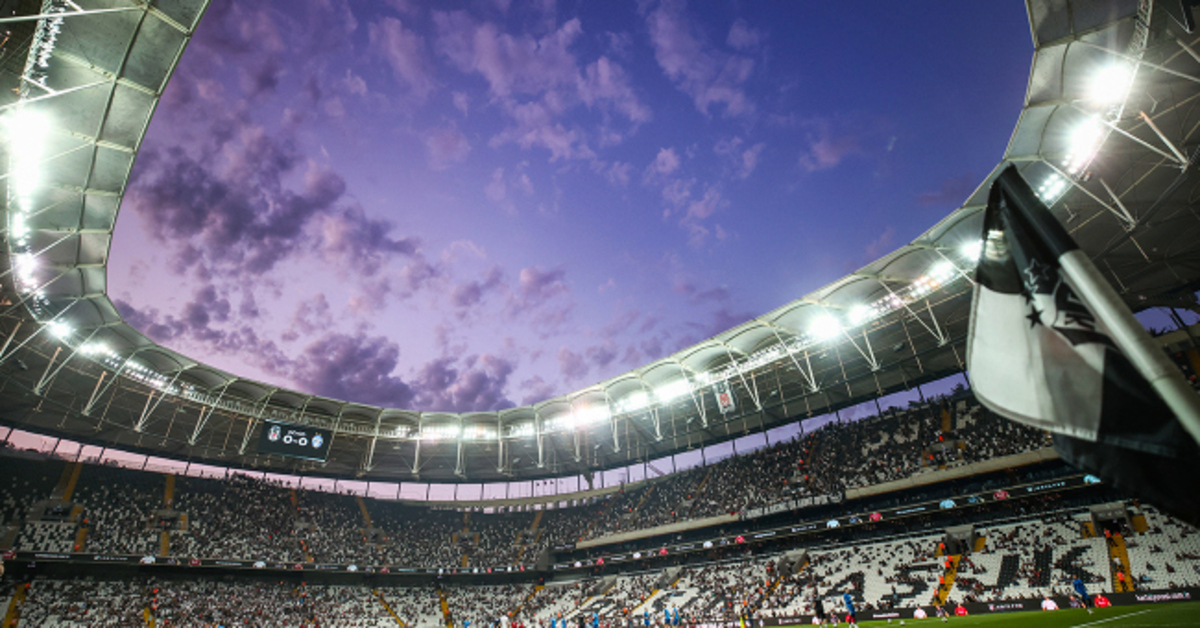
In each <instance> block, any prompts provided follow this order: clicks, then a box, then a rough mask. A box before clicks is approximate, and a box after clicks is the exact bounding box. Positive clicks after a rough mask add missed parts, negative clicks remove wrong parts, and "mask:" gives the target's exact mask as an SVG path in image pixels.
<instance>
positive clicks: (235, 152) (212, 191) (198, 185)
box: [129, 127, 345, 274]
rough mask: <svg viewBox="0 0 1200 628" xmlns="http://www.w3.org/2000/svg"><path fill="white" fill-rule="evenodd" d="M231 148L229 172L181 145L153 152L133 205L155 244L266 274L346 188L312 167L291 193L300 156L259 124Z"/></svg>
mask: <svg viewBox="0 0 1200 628" xmlns="http://www.w3.org/2000/svg"><path fill="white" fill-rule="evenodd" d="M225 149H226V150H225V151H224V156H225V157H226V163H225V164H224V165H226V166H227V169H226V170H225V172H224V173H219V172H216V171H214V170H212V169H211V168H210V164H211V162H210V160H207V159H206V160H204V163H201V161H199V160H197V159H194V158H193V157H191V156H190V155H188V154H187V153H185V152H184V151H183V149H181V148H179V147H171V148H169V149H167V150H166V151H165V152H159V153H157V154H154V155H152V156H151V159H149V160H146V161H147V162H148V163H151V164H153V165H151V166H150V167H148V168H145V169H142V170H140V171H139V176H138V177H137V179H136V180H135V181H134V182H133V184H132V185H131V191H130V195H129V200H130V206H131V207H132V208H133V209H134V211H135V212H137V213H138V214H139V215H140V216H141V217H142V218H143V219H144V220H145V221H146V224H147V226H148V227H149V229H150V231H151V234H152V235H153V236H154V237H155V238H156V239H158V240H160V241H162V242H168V243H172V244H177V245H178V244H182V243H188V244H191V245H193V247H194V250H195V251H198V252H199V253H200V254H201V255H202V256H203V258H204V261H206V262H207V263H209V264H212V265H216V266H229V265H236V266H239V267H241V268H242V269H243V270H245V271H247V272H249V273H252V274H261V273H263V272H265V271H267V270H270V269H271V268H272V267H273V266H274V265H275V264H276V263H277V262H278V261H279V260H280V259H281V258H283V257H285V256H287V255H289V254H290V253H292V252H293V251H295V250H296V249H297V248H298V247H299V246H300V240H301V235H302V232H303V230H304V227H305V226H307V225H308V224H309V221H310V220H311V219H312V218H313V217H314V216H316V215H317V214H319V213H321V212H325V211H329V210H330V209H332V207H333V206H334V204H335V203H336V202H337V201H338V200H339V199H340V198H341V196H342V194H343V193H344V192H345V183H344V182H343V181H342V179H341V177H339V176H337V175H336V174H334V173H332V172H330V171H328V170H324V169H321V168H317V167H315V166H310V167H309V168H308V169H307V171H306V172H305V173H304V176H303V187H302V189H301V190H299V191H298V192H297V191H293V190H291V189H288V188H286V187H285V186H284V183H283V179H284V177H285V176H287V175H289V174H290V173H292V172H293V171H294V169H295V168H296V166H297V162H298V161H299V158H298V155H297V154H296V152H295V149H294V148H293V147H292V146H291V145H290V142H287V141H283V142H280V141H276V140H275V139H273V138H271V137H269V136H268V135H267V134H266V133H265V132H264V131H263V129H261V128H260V127H246V128H243V129H242V130H241V132H240V133H239V137H238V138H237V139H236V140H235V141H233V142H230V143H229V144H228V145H226V146H225Z"/></svg>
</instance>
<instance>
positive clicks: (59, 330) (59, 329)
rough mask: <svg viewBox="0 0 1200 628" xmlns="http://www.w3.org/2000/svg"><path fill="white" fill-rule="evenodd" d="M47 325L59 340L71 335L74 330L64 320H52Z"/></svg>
mask: <svg viewBox="0 0 1200 628" xmlns="http://www.w3.org/2000/svg"><path fill="white" fill-rule="evenodd" d="M46 327H48V328H49V329H50V333H52V334H54V336H55V337H56V338H58V339H59V340H62V339H63V338H66V337H67V336H70V335H71V331H72V330H71V326H70V325H68V324H66V323H64V322H62V321H50V322H49V323H47V324H46Z"/></svg>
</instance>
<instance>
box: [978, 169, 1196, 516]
mask: <svg viewBox="0 0 1200 628" xmlns="http://www.w3.org/2000/svg"><path fill="white" fill-rule="evenodd" d="M983 236H984V246H983V254H982V256H981V259H980V261H979V266H978V267H977V269H976V273H975V278H976V286H975V292H974V297H973V300H972V303H971V321H970V330H969V331H968V335H967V369H968V373H969V375H970V378H971V384H972V388H973V389H974V393H975V396H976V397H977V398H978V399H979V401H980V402H981V403H983V405H984V406H986V407H987V408H988V409H990V410H992V411H994V412H996V413H997V414H1000V415H1002V416H1004V417H1007V418H1009V419H1012V420H1014V421H1018V422H1021V423H1024V424H1026V425H1030V426H1032V427H1036V428H1041V429H1045V430H1049V431H1051V432H1053V433H1054V443H1055V448H1056V449H1057V450H1058V452H1059V454H1060V455H1061V456H1062V457H1063V458H1064V459H1065V460H1067V461H1068V462H1070V463H1071V464H1072V465H1074V466H1076V467H1079V468H1081V469H1084V470H1086V471H1089V472H1091V473H1094V474H1096V475H1098V476H1100V477H1101V478H1103V479H1104V480H1106V481H1108V482H1110V483H1112V485H1113V486H1114V487H1116V488H1117V489H1119V490H1122V491H1125V492H1128V493H1130V494H1132V495H1134V496H1137V497H1141V498H1144V499H1146V500H1147V501H1150V502H1152V503H1155V504H1156V505H1158V506H1159V507H1161V508H1162V509H1163V510H1166V511H1168V512H1170V513H1172V514H1174V515H1176V516H1178V517H1181V518H1183V519H1186V520H1188V521H1190V522H1192V523H1200V500H1198V499H1196V494H1197V491H1198V490H1200V447H1197V444H1196V440H1195V439H1194V438H1193V437H1192V436H1191V435H1189V434H1188V432H1187V431H1185V429H1184V428H1183V426H1182V425H1181V424H1180V422H1179V420H1178V419H1177V418H1176V413H1180V408H1181V407H1182V408H1184V411H1183V412H1182V413H1180V414H1181V415H1187V416H1189V417H1190V416H1194V412H1193V409H1194V408H1196V407H1198V406H1200V401H1198V399H1200V398H1197V396H1196V393H1195V392H1194V391H1192V390H1191V389H1190V386H1189V387H1187V388H1186V389H1183V390H1182V391H1181V389H1180V388H1179V384H1180V383H1182V384H1183V385H1184V386H1187V384H1186V381H1185V380H1183V378H1182V375H1181V374H1178V373H1176V374H1175V375H1178V378H1177V379H1178V381H1175V378H1172V377H1171V376H1172V374H1171V373H1170V372H1165V371H1163V370H1162V369H1161V368H1158V370H1155V369H1156V368H1157V367H1159V366H1160V365H1161V363H1162V361H1166V360H1167V358H1166V356H1165V354H1163V353H1162V351H1161V349H1160V348H1157V347H1154V346H1152V345H1150V344H1148V343H1151V342H1152V341H1150V339H1149V337H1148V335H1147V334H1146V332H1145V330H1144V329H1142V328H1141V327H1140V325H1138V324H1137V323H1136V319H1132V314H1130V313H1129V311H1128V309H1127V308H1124V306H1123V305H1120V304H1119V303H1118V306H1119V309H1123V311H1124V313H1125V315H1126V316H1125V317H1124V318H1122V319H1120V320H1118V317H1117V316H1110V317H1107V318H1102V317H1100V316H1098V315H1097V312H1096V307H1095V304H1094V303H1093V302H1099V303H1100V304H1101V305H1102V306H1104V307H1106V308H1108V309H1109V311H1113V310H1112V303H1117V302H1118V301H1119V299H1117V298H1116V297H1115V295H1112V298H1111V299H1109V300H1108V301H1104V300H1103V299H1102V298H1101V297H1106V296H1108V295H1111V294H1112V289H1111V287H1109V286H1108V285H1107V283H1106V282H1105V280H1104V279H1103V278H1102V277H1099V275H1098V273H1096V272H1095V269H1094V266H1092V265H1091V262H1090V260H1088V259H1087V257H1086V255H1084V254H1083V253H1082V251H1080V250H1079V248H1078V246H1077V245H1076V244H1075V242H1074V241H1073V240H1072V239H1071V237H1070V235H1069V234H1068V233H1067V232H1066V230H1065V229H1063V227H1062V225H1060V224H1059V223H1058V221H1057V220H1056V219H1055V218H1054V216H1053V215H1052V214H1051V213H1050V211H1049V210H1048V209H1047V208H1046V206H1045V204H1043V203H1042V202H1041V200H1040V199H1039V198H1038V197H1037V196H1036V195H1035V194H1034V193H1033V190H1031V189H1030V188H1029V185H1028V184H1027V183H1026V182H1025V180H1024V179H1023V178H1022V177H1021V175H1020V174H1019V173H1018V172H1017V170H1016V168H1015V167H1010V168H1008V169H1007V170H1005V171H1004V172H1002V173H1001V174H1000V176H999V177H997V179H996V181H995V182H993V184H992V188H991V192H990V194H989V196H988V206H987V210H986V213H985V214H984V225H983ZM1081 258H1082V259H1081ZM1081 265H1084V266H1086V268H1081ZM1089 270H1090V271H1091V274H1089V272H1088V271H1089ZM1096 284H1103V285H1100V286H1097V285H1096ZM1103 290H1107V291H1108V293H1105V294H1100V297H1095V296H1094V295H1096V294H1098V293H1101V292H1103ZM1081 293H1082V294H1087V295H1090V296H1093V298H1091V299H1085V298H1081V296H1080V295H1081ZM1129 320H1133V324H1134V325H1136V326H1137V329H1136V330H1130V329H1129V322H1128V321H1129ZM1114 324H1115V325H1119V327H1118V328H1117V331H1119V332H1120V333H1114V329H1113V327H1112V326H1113V325H1114ZM1136 333H1140V334H1141V336H1142V337H1136ZM1131 338H1132V339H1131ZM1117 339H1120V340H1122V341H1123V342H1121V343H1118V342H1117ZM1139 343H1140V344H1139ZM1147 347H1149V349H1147ZM1130 348H1132V349H1133V350H1135V351H1139V352H1140V353H1138V354H1137V355H1136V356H1130V355H1128V354H1127V353H1128V351H1129V350H1130ZM1155 352H1157V353H1158V354H1159V356H1158V357H1161V359H1162V361H1157V358H1156V356H1155V355H1154V353H1155ZM1131 357H1134V358H1136V362H1137V366H1135V361H1131ZM1147 363H1152V364H1150V366H1148V367H1146V368H1142V369H1139V366H1145V365H1146V364H1147ZM1172 368H1173V367H1172ZM1147 371H1151V372H1152V373H1153V375H1152V377H1153V379H1154V385H1153V386H1152V385H1151V382H1150V381H1148V380H1147V377H1146V376H1144V375H1143V373H1146V372H1147ZM1164 390H1165V392H1164ZM1189 396H1190V398H1188V397H1189ZM1164 399H1166V401H1164ZM1168 402H1170V403H1171V405H1170V406H1168Z"/></svg>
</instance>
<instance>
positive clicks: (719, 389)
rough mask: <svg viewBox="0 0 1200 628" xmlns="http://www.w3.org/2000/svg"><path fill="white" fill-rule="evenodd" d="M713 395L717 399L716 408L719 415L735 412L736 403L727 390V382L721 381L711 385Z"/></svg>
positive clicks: (731, 392)
mask: <svg viewBox="0 0 1200 628" xmlns="http://www.w3.org/2000/svg"><path fill="white" fill-rule="evenodd" d="M713 395H714V396H715V397H716V398H717V407H718V408H720V409H721V414H728V413H730V412H733V411H734V410H737V401H736V400H735V399H734V398H733V391H731V390H729V382H728V381H726V380H721V381H719V382H717V383H715V384H713Z"/></svg>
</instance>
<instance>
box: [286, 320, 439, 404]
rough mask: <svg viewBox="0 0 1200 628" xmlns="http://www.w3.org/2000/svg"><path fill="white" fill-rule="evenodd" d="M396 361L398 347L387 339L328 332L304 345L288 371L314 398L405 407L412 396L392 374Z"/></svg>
mask: <svg viewBox="0 0 1200 628" xmlns="http://www.w3.org/2000/svg"><path fill="white" fill-rule="evenodd" d="M399 358H400V347H399V346H398V345H397V344H396V343H395V342H392V341H391V340H389V339H388V338H386V337H383V336H374V337H371V336H367V335H366V334H365V333H362V332H358V333H355V334H346V333H341V332H330V333H327V334H325V335H324V336H322V337H320V338H318V339H317V340H315V341H313V342H312V343H310V344H309V345H308V346H306V347H305V348H304V350H303V352H302V353H301V355H300V356H299V357H298V358H296V360H294V361H293V362H292V363H291V364H290V365H289V368H288V372H289V375H290V376H291V379H292V380H293V381H295V382H296V384H297V385H298V386H299V387H300V388H301V389H303V390H307V391H311V392H313V393H315V394H317V395H321V396H324V397H332V398H334V399H353V400H355V401H357V402H359V403H366V404H372V405H379V406H385V407H393V408H404V407H409V406H410V405H411V402H412V401H413V398H414V396H415V393H414V391H413V389H412V388H411V387H410V386H409V385H408V384H406V383H404V382H403V381H402V380H401V379H400V378H399V377H397V376H396V375H394V374H393V373H394V371H395V370H396V366H397V364H398V362H399Z"/></svg>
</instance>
